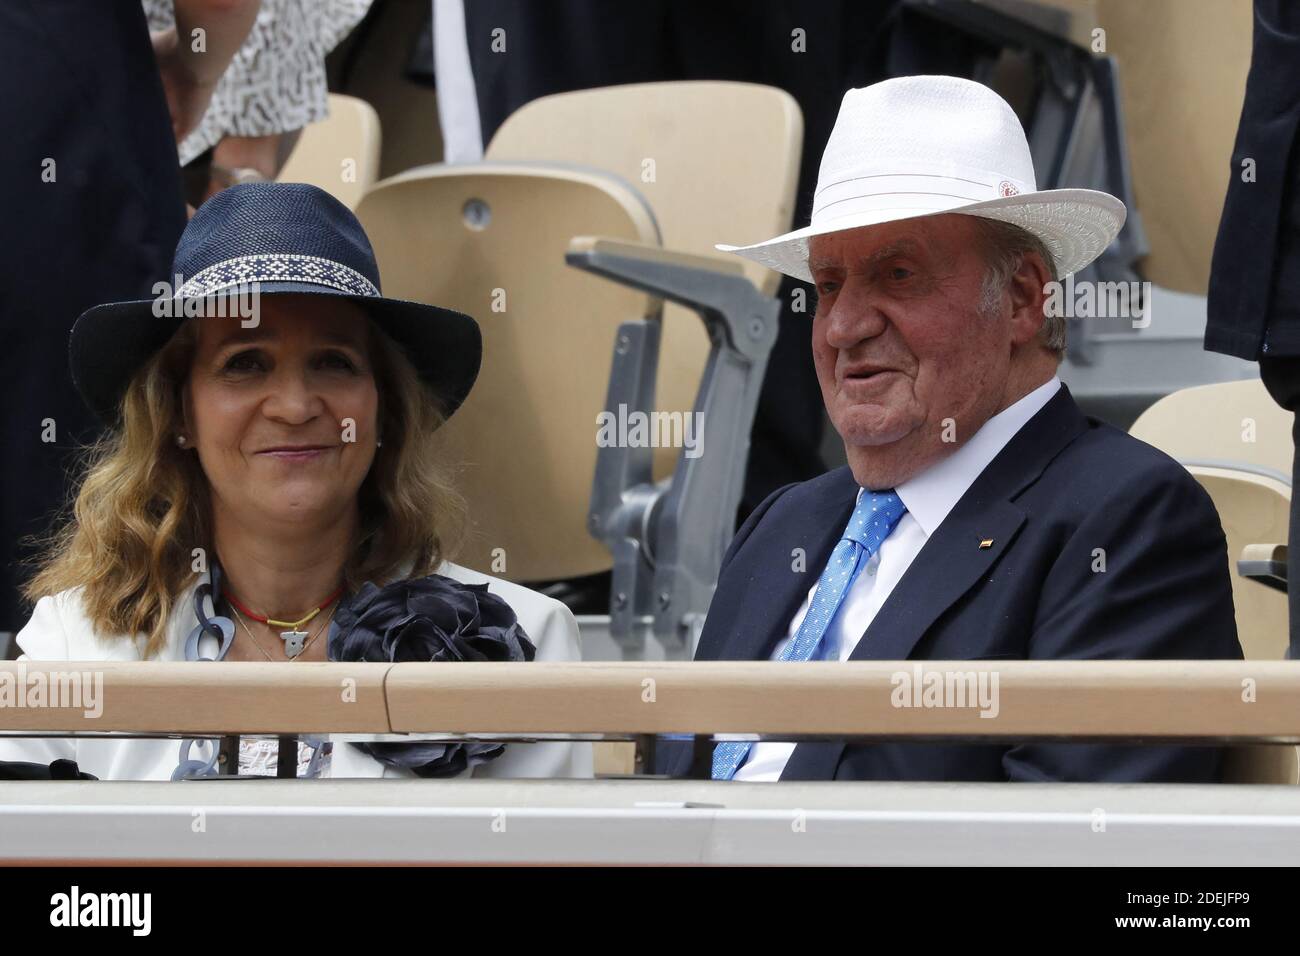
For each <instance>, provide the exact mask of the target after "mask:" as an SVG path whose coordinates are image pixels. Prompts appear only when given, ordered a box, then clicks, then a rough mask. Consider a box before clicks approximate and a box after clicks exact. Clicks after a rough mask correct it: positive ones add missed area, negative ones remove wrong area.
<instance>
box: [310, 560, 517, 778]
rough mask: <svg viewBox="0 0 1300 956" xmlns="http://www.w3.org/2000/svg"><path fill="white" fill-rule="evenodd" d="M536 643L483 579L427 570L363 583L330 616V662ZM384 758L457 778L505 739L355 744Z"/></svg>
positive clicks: (501, 649)
mask: <svg viewBox="0 0 1300 956" xmlns="http://www.w3.org/2000/svg"><path fill="white" fill-rule="evenodd" d="M536 654H537V648H536V647H534V646H533V642H532V641H530V640H529V639H528V635H527V634H525V633H524V629H523V628H522V627H520V626H519V620H518V618H516V617H515V612H514V611H513V610H512V609H511V607H510V605H509V604H507V603H506V602H505V601H503V600H501V598H499V597H497V596H496V595H495V594H491V593H489V591H488V586H487V585H486V584H462V583H461V582H459V581H455V580H452V579H451V578H448V577H444V576H443V575H440V574H431V575H429V576H428V577H423V578H411V579H407V580H402V581H394V582H392V583H390V584H387V585H385V586H384V587H377V586H376V585H374V584H371V583H369V582H367V583H366V584H365V585H363V586H362V588H361V589H360V590H359V591H357V593H356V594H354V595H352V596H351V597H350V598H347V599H346V600H345V601H344V602H343V603H341V604H340V605H339V609H338V611H336V612H335V614H334V620H333V621H332V622H331V623H330V636H329V657H330V660H332V661H368V662H372V663H404V662H407V661H419V662H422V663H424V662H429V661H449V662H450V661H531V660H532V659H533V658H534V656H536ZM353 746H354V747H358V748H360V749H361V750H362V751H364V752H365V753H367V754H369V755H370V756H372V757H374V758H375V759H376V760H379V761H380V762H382V763H385V764H388V765H390V766H393V767H402V768H405V769H407V770H410V771H412V772H413V773H415V774H416V775H417V776H421V777H454V776H456V775H457V774H459V773H462V772H464V771H465V770H466V769H468V768H469V767H473V766H477V765H478V764H481V763H486V762H487V761H489V760H495V759H496V758H497V757H499V756H501V754H502V753H504V752H505V744H495V743H437V742H432V741H430V742H417V743H409V744H407V743H355V744H353Z"/></svg>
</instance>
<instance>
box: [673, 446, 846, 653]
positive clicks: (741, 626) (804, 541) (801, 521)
mask: <svg viewBox="0 0 1300 956" xmlns="http://www.w3.org/2000/svg"><path fill="white" fill-rule="evenodd" d="M840 472H842V474H839V473H837V474H836V475H835V476H834V478H832V480H831V483H830V487H829V488H828V489H827V491H826V493H825V494H824V495H823V496H822V498H821V500H820V501H819V502H818V503H817V504H816V505H815V506H814V507H813V508H812V509H811V510H810V511H804V512H801V513H800V514H798V515H791V516H790V517H788V518H787V519H786V521H785V527H778V528H774V529H772V530H771V531H770V532H769V531H768V529H766V528H764V529H763V530H762V533H763V536H764V539H765V540H771V541H779V542H781V543H782V544H781V546H780V547H772V548H766V549H764V551H763V552H762V553H760V554H759V555H758V556H757V558H756V561H757V562H758V564H757V565H756V566H755V567H754V568H753V569H752V570H751V573H750V578H749V581H748V582H746V584H745V588H744V591H743V592H742V594H741V597H740V601H739V603H738V605H736V606H735V608H734V610H733V613H732V615H731V619H730V620H729V621H728V622H727V623H726V624H723V625H722V626H721V627H719V629H718V630H717V631H716V632H714V633H712V634H709V633H707V632H706V634H705V635H704V636H703V637H702V638H701V640H700V646H699V648H697V650H696V654H695V659H696V660H727V661H763V660H767V659H769V658H770V657H771V656H772V651H773V649H774V648H775V647H776V645H777V643H778V642H779V641H780V640H781V638H783V637H785V635H786V631H787V630H788V628H789V623H790V619H791V618H793V617H794V612H795V611H797V610H798V609H799V605H800V604H802V603H803V601H804V599H805V598H806V597H807V596H808V591H809V589H810V588H811V587H812V586H813V584H815V583H816V582H817V578H818V576H820V574H821V572H822V568H823V567H824V566H825V564H826V561H827V560H828V559H829V558H830V553H831V550H832V549H833V548H834V547H835V545H836V543H837V542H838V541H839V539H840V535H841V534H843V533H844V528H845V526H846V525H847V524H848V522H849V516H850V515H851V514H852V513H853V506H854V502H855V496H856V495H857V489H858V486H857V483H856V482H855V481H854V480H853V473H852V472H851V471H849V469H848V468H847V467H846V468H842V469H840ZM796 549H799V550H802V556H800V555H799V554H798V551H797V550H796ZM796 561H798V562H800V563H801V566H802V569H803V570H802V571H801V570H797V568H798V567H799V566H800V565H798V564H796Z"/></svg>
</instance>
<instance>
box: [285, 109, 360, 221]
mask: <svg viewBox="0 0 1300 956" xmlns="http://www.w3.org/2000/svg"><path fill="white" fill-rule="evenodd" d="M379 145H380V130H379V114H378V113H376V112H375V110H374V107H372V106H371V105H370V104H369V103H367V102H366V101H365V100H360V99H357V98H356V97H355V96H343V95H340V94H338V93H331V94H330V97H329V116H327V117H326V118H325V119H323V120H321V121H320V122H319V123H312V124H311V125H309V126H307V127H306V128H305V129H303V131H302V133H301V134H300V135H299V137H298V142H297V143H295V144H294V147H293V152H291V153H290V154H289V158H288V159H287V160H286V161H285V164H284V168H283V169H281V170H280V175H279V176H277V177H276V179H277V180H278V181H279V182H282V183H311V184H312V185H313V186H319V187H320V188H321V189H323V190H325V191H326V192H327V193H329V194H330V195H331V196H333V197H334V198H335V199H337V200H339V202H341V203H343V204H344V205H345V206H347V207H348V208H349V209H356V207H357V203H359V202H360V201H361V197H362V196H364V195H365V193H366V190H367V189H369V188H370V187H371V186H372V185H374V182H375V179H376V178H378V176H379Z"/></svg>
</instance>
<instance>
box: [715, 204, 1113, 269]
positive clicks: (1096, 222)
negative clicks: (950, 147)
mask: <svg viewBox="0 0 1300 956" xmlns="http://www.w3.org/2000/svg"><path fill="white" fill-rule="evenodd" d="M917 198H918V200H920V197H917ZM933 201H934V202H935V205H919V204H918V205H916V206H895V207H892V208H880V209H875V210H871V211H860V212H856V213H852V214H849V215H847V216H842V217H839V218H831V219H828V220H826V221H824V222H821V223H818V224H817V225H816V226H805V227H804V228H803V229H796V230H795V231H793V232H787V233H785V234H784V235H780V236H777V237H776V238H774V239H768V240H767V241H766V242H759V243H755V244H753V245H749V246H731V245H724V244H721V243H720V244H718V245H716V246H715V248H716V249H718V250H720V251H722V252H732V253H735V254H736V255H738V256H744V257H745V258H746V259H750V260H752V261H754V262H757V263H759V264H761V265H764V266H767V267H768V268H769V269H775V270H776V271H777V272H780V273H782V274H784V275H788V276H793V277H794V278H796V279H802V280H803V281H805V282H812V281H813V277H812V273H811V272H810V271H809V269H808V241H809V240H810V239H812V238H813V237H815V236H824V235H829V234H831V233H835V232H844V231H846V230H849V229H861V228H863V227H865V226H878V225H881V224H883V223H887V222H898V221H900V220H904V219H922V218H928V217H932V216H942V215H947V214H958V215H964V216H979V217H981V218H984V219H997V220H999V221H1001V222H1007V223H1011V224H1012V225H1016V226H1019V227H1020V228H1022V229H1024V230H1026V231H1027V232H1030V233H1032V234H1033V235H1035V236H1037V237H1038V238H1039V239H1041V240H1042V241H1043V244H1044V245H1045V246H1046V247H1047V249H1048V251H1049V252H1051V253H1052V257H1053V258H1054V259H1055V260H1056V270H1057V274H1058V275H1059V276H1060V277H1061V278H1064V277H1065V276H1067V275H1069V274H1070V273H1072V272H1078V271H1079V270H1080V269H1082V268H1083V267H1084V266H1086V265H1088V264H1089V263H1090V262H1092V261H1093V260H1095V259H1096V258H1097V257H1098V256H1100V255H1101V254H1102V253H1103V252H1104V251H1105V250H1106V247H1107V246H1109V245H1110V244H1111V242H1112V241H1113V240H1114V238H1115V237H1116V236H1117V235H1119V231H1120V229H1122V228H1123V226H1124V220H1125V217H1126V216H1127V210H1125V208H1124V204H1123V203H1122V202H1120V201H1119V200H1118V199H1116V198H1115V197H1114V196H1112V195H1111V194H1110V193H1104V192H1100V191H1098V190H1094V189H1048V190H1042V191H1040V192H1032V193H1023V194H1020V195H1016V196H1007V197H1004V198H999V199H990V200H986V201H984V202H977V203H962V202H957V203H952V202H950V201H948V200H946V199H943V198H940V197H936V198H935V199H934V200H933Z"/></svg>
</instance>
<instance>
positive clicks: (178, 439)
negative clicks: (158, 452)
mask: <svg viewBox="0 0 1300 956" xmlns="http://www.w3.org/2000/svg"><path fill="white" fill-rule="evenodd" d="M176 444H177V445H179V446H180V447H182V448H184V447H185V436H184V435H177V436H176Z"/></svg>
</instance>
